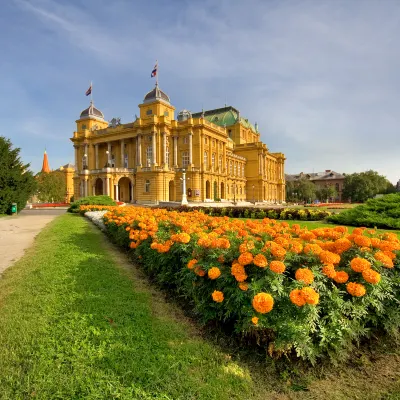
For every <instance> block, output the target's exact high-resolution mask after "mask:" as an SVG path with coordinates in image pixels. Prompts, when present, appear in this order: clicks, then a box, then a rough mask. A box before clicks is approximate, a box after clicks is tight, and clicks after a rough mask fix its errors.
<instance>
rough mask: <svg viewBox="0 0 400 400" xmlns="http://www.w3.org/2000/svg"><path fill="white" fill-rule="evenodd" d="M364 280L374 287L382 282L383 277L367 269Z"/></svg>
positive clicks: (364, 272) (363, 274)
mask: <svg viewBox="0 0 400 400" xmlns="http://www.w3.org/2000/svg"><path fill="white" fill-rule="evenodd" d="M362 276H363V278H364V279H365V280H366V281H367V282H368V283H371V284H372V285H376V284H377V283H379V282H380V280H381V275H380V274H379V273H378V272H376V271H374V270H373V269H366V270H365V271H363V273H362Z"/></svg>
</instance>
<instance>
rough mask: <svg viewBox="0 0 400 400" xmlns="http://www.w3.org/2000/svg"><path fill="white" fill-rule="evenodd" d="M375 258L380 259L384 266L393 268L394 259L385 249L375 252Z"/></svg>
mask: <svg viewBox="0 0 400 400" xmlns="http://www.w3.org/2000/svg"><path fill="white" fill-rule="evenodd" d="M374 258H375V260H378V261H380V262H381V263H382V264H383V266H384V267H386V268H393V261H392V260H391V259H390V258H389V257H388V256H387V255H386V254H385V253H384V252H383V251H377V252H376V253H375V254H374Z"/></svg>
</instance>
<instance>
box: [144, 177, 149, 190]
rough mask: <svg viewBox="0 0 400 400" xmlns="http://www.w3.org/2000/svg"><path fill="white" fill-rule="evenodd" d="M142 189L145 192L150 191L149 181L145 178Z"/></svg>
mask: <svg viewBox="0 0 400 400" xmlns="http://www.w3.org/2000/svg"><path fill="white" fill-rule="evenodd" d="M144 191H145V192H146V193H150V181H149V180H147V181H146V183H145V184H144Z"/></svg>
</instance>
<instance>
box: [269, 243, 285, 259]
mask: <svg viewBox="0 0 400 400" xmlns="http://www.w3.org/2000/svg"><path fill="white" fill-rule="evenodd" d="M271 254H272V255H273V256H274V257H275V258H278V259H279V260H283V259H284V258H285V256H286V250H285V249H284V248H283V247H282V246H280V245H276V246H273V247H272V248H271Z"/></svg>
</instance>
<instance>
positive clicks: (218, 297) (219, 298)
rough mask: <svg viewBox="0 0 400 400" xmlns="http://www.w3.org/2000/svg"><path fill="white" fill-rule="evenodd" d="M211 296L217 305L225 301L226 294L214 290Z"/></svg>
mask: <svg viewBox="0 0 400 400" xmlns="http://www.w3.org/2000/svg"><path fill="white" fill-rule="evenodd" d="M211 296H212V299H213V300H214V301H215V302H217V303H221V302H223V301H224V294H223V293H222V292H220V291H219V290H214V291H213V293H212V295H211Z"/></svg>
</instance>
